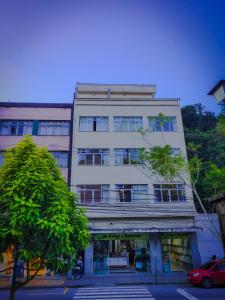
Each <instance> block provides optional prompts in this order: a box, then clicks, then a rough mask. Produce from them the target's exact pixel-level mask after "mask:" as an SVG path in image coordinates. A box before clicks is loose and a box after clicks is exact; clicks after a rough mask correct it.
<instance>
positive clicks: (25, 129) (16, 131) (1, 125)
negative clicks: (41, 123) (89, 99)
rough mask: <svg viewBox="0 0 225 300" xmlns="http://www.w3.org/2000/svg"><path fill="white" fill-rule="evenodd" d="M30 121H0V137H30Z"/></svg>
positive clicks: (31, 123)
mask: <svg viewBox="0 0 225 300" xmlns="http://www.w3.org/2000/svg"><path fill="white" fill-rule="evenodd" d="M32 127H33V122H32V121H20V120H12V121H6V120H1V121H0V135H25V134H30V135H32Z"/></svg>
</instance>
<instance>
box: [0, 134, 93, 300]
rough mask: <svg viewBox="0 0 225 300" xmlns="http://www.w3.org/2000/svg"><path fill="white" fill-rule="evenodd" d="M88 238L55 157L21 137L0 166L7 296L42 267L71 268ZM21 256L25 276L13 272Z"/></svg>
mask: <svg viewBox="0 0 225 300" xmlns="http://www.w3.org/2000/svg"><path fill="white" fill-rule="evenodd" d="M88 240H89V232H88V230H87V218H86V216H85V214H84V211H83V210H82V209H81V208H79V207H78V206H77V202H76V196H75V194H73V193H71V192H70V191H69V188H68V186H67V184H66V182H65V180H64V179H63V178H62V176H61V173H60V169H59V168H58V166H57V165H56V161H55V159H54V157H53V156H52V155H51V154H50V153H49V152H48V151H47V149H46V148H44V147H38V146H37V145H35V144H34V143H33V141H32V139H31V137H28V136H27V137H25V138H24V139H23V140H21V141H20V142H19V143H18V144H17V145H16V146H15V147H13V148H11V149H9V150H8V151H7V152H6V155H5V162H4V164H3V166H2V167H1V168H0V241H1V243H0V252H4V251H6V250H7V249H9V248H11V249H12V252H13V267H12V276H11V289H10V300H13V299H14V296H15V292H16V290H17V289H19V288H20V287H22V286H24V285H25V284H26V283H27V282H29V281H30V280H32V279H33V278H34V277H35V276H36V275H37V273H38V271H39V270H40V269H41V268H44V267H46V268H51V269H53V270H56V271H57V270H60V271H62V270H66V269H69V268H70V267H71V266H72V265H73V264H74V262H75V259H76V256H77V253H78V252H79V251H80V250H82V249H84V248H85V247H86V246H87V244H88ZM19 260H23V261H25V262H26V271H27V272H26V278H25V280H23V281H18V280H17V278H16V269H17V265H18V262H19ZM31 269H32V271H33V272H34V274H33V275H30V273H31Z"/></svg>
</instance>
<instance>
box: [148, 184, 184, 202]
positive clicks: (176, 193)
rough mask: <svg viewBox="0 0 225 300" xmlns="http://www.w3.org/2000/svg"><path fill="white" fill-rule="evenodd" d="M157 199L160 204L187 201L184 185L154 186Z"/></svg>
mask: <svg viewBox="0 0 225 300" xmlns="http://www.w3.org/2000/svg"><path fill="white" fill-rule="evenodd" d="M153 187H154V193H155V199H156V201H159V202H178V201H185V200H186V197H185V191H184V185H183V184H154V185H153Z"/></svg>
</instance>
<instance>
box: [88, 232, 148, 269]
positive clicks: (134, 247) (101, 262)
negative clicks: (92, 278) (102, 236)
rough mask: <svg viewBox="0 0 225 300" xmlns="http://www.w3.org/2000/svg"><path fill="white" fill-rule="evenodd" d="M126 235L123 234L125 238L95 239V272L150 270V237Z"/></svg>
mask: <svg viewBox="0 0 225 300" xmlns="http://www.w3.org/2000/svg"><path fill="white" fill-rule="evenodd" d="M117 237H118V235H117ZM124 237H125V236H122V235H121V238H123V239H110V240H95V241H94V253H93V254H94V257H93V269H94V270H93V271H94V273H99V274H101V273H128V272H149V271H150V246H149V239H128V238H129V236H127V237H126V239H124ZM137 237H138V235H137ZM139 237H140V236H139ZM146 237H148V236H146Z"/></svg>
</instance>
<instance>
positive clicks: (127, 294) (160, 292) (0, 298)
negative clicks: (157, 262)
mask: <svg viewBox="0 0 225 300" xmlns="http://www.w3.org/2000/svg"><path fill="white" fill-rule="evenodd" d="M8 299H9V291H8V290H0V300H8ZM81 299H83V300H110V299H111V300H112V299H114V300H132V299H140V300H186V299H188V300H203V299H204V300H225V287H215V288H212V289H209V290H205V289H202V288H199V287H193V286H190V285H181V284H179V285H175V284H163V285H138V286H135V285H132V286H111V287H108V286H100V287H97V286H95V287H86V288H79V289H76V288H45V289H24V290H20V291H18V292H17V295H16V300H81Z"/></svg>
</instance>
